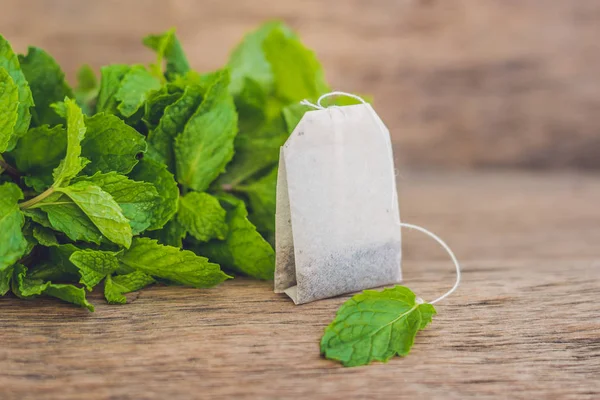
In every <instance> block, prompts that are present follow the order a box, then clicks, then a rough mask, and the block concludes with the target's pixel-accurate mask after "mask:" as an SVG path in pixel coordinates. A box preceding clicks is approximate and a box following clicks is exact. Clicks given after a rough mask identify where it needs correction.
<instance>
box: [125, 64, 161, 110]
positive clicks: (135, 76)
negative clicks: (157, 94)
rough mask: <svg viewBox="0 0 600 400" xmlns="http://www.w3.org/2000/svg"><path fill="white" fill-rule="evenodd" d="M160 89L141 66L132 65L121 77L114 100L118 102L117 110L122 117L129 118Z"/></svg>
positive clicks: (156, 81) (157, 83)
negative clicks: (153, 92) (152, 93)
mask: <svg viewBox="0 0 600 400" xmlns="http://www.w3.org/2000/svg"><path fill="white" fill-rule="evenodd" d="M158 89H160V81H159V80H158V79H157V78H156V77H154V76H152V74H151V73H150V72H148V70H147V69H146V68H145V67H144V66H142V65H134V66H132V67H131V69H130V70H129V71H128V72H127V74H125V76H123V79H122V80H121V83H120V87H119V90H117V92H116V93H115V99H116V100H117V101H120V104H119V105H118V106H117V109H118V110H119V112H120V113H121V115H122V116H124V117H127V118H128V117H131V116H132V115H133V114H135V113H136V112H137V111H138V110H139V109H140V107H142V106H143V105H144V103H145V101H146V99H147V98H148V96H149V95H150V93H151V92H152V91H154V90H158Z"/></svg>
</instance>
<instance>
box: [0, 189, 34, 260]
mask: <svg viewBox="0 0 600 400" xmlns="http://www.w3.org/2000/svg"><path fill="white" fill-rule="evenodd" d="M21 199H23V192H21V189H19V187H18V186H17V185H15V184H14V183H4V184H2V185H0V232H2V235H3V236H2V237H3V238H2V243H1V245H0V271H3V270H5V269H6V268H8V267H10V266H11V265H12V264H14V263H16V262H17V261H18V260H19V259H20V258H21V257H22V256H23V255H24V254H25V253H26V251H27V247H28V246H27V240H26V239H25V237H24V236H23V233H22V228H23V225H24V224H25V217H24V216H23V213H21V210H20V209H19V205H18V201H19V200H21Z"/></svg>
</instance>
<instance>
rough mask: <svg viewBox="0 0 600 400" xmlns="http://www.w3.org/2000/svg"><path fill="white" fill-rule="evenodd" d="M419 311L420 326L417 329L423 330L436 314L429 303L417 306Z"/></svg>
mask: <svg viewBox="0 0 600 400" xmlns="http://www.w3.org/2000/svg"><path fill="white" fill-rule="evenodd" d="M419 311H420V312H421V326H419V329H425V327H427V325H429V324H430V323H431V320H432V319H433V316H434V315H435V314H437V311H435V308H434V307H433V305H431V304H429V303H423V304H419Z"/></svg>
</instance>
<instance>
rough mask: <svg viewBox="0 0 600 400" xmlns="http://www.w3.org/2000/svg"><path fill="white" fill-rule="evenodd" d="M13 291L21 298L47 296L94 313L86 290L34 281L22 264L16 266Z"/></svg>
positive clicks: (39, 280)
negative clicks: (86, 296) (86, 295)
mask: <svg viewBox="0 0 600 400" xmlns="http://www.w3.org/2000/svg"><path fill="white" fill-rule="evenodd" d="M12 291H13V293H14V294H15V295H17V296H18V297H20V298H29V297H33V296H39V295H47V296H52V297H56V298H58V299H61V300H63V301H66V302H69V303H73V304H76V305H78V306H81V307H84V308H87V309H88V310H89V311H94V306H93V305H92V304H90V303H89V302H88V301H87V299H86V298H85V290H83V289H82V288H78V287H76V286H73V285H65V284H55V283H52V282H49V281H47V282H44V281H43V280H41V279H32V278H30V277H28V276H27V268H26V267H25V266H23V265H21V264H17V265H16V266H15V271H14V274H13V280H12Z"/></svg>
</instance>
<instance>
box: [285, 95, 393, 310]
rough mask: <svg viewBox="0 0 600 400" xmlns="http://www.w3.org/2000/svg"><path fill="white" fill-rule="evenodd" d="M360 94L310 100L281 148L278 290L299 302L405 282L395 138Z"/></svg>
mask: <svg viewBox="0 0 600 400" xmlns="http://www.w3.org/2000/svg"><path fill="white" fill-rule="evenodd" d="M334 94H336V93H334ZM351 96H352V95H351ZM358 99H360V98H358ZM360 100H361V104H357V105H351V106H343V107H337V106H335V107H329V108H323V107H321V106H320V104H318V105H312V106H313V107H314V108H317V109H316V110H314V111H308V112H306V113H305V114H304V116H303V118H302V119H301V121H300V122H299V123H298V125H297V126H296V128H295V129H294V131H293V132H292V134H291V135H290V137H289V139H288V140H287V142H286V143H285V144H284V145H283V146H282V147H281V150H280V161H279V171H278V180H277V212H276V269H275V292H277V293H286V294H288V295H289V296H290V297H291V298H292V300H293V301H294V303H296V304H303V303H308V302H311V301H314V300H318V299H323V298H328V297H333V296H337V295H340V294H344V293H350V292H355V291H359V290H363V289H368V288H373V287H377V286H383V285H389V284H394V283H398V282H400V281H401V280H402V273H401V267H400V261H401V247H402V246H401V233H400V229H399V225H400V213H399V208H398V201H397V192H396V177H395V172H394V171H395V170H394V161H393V155H392V145H391V140H390V136H389V132H388V130H387V128H386V127H385V125H384V124H383V122H382V121H381V119H380V118H379V117H378V116H377V114H376V113H375V111H374V110H373V108H372V107H371V105H369V104H367V103H366V102H364V101H363V100H362V99H360Z"/></svg>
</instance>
